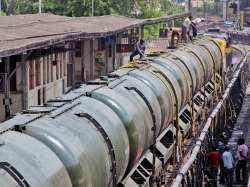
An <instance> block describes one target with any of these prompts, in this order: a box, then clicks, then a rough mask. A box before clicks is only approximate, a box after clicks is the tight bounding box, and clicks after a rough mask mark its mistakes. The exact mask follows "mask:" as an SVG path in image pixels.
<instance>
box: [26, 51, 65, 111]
mask: <svg viewBox="0 0 250 187" xmlns="http://www.w3.org/2000/svg"><path fill="white" fill-rule="evenodd" d="M67 57H68V55H66V53H63V52H61V53H56V54H49V55H46V56H44V57H41V58H39V59H35V60H30V61H28V62H27V63H28V72H27V73H28V77H29V81H28V84H27V85H28V88H29V91H28V107H30V106H34V105H41V104H43V103H45V102H47V101H48V100H51V99H55V98H56V97H58V96H61V95H63V94H64V93H65V92H66V91H67V90H68V89H69V88H68V87H67V64H68V62H69V59H67Z"/></svg>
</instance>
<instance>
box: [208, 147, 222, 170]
mask: <svg viewBox="0 0 250 187" xmlns="http://www.w3.org/2000/svg"><path fill="white" fill-rule="evenodd" d="M207 156H208V161H209V167H210V168H213V169H218V168H219V165H220V152H219V151H211V152H209V153H208V154H207Z"/></svg>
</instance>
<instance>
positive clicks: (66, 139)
mask: <svg viewBox="0 0 250 187" xmlns="http://www.w3.org/2000/svg"><path fill="white" fill-rule="evenodd" d="M80 101H81V103H82V104H79V105H78V106H77V107H75V108H73V109H72V110H70V111H66V112H64V113H63V115H59V116H57V117H55V118H47V117H46V118H42V119H40V120H37V121H36V122H35V123H31V124H30V125H29V126H28V127H27V129H26V131H25V132H26V133H27V134H29V135H31V136H33V137H35V138H37V139H39V140H40V141H42V142H44V144H46V145H47V146H48V147H50V148H51V149H52V150H53V151H54V152H55V153H56V154H57V155H58V157H59V158H60V159H61V160H62V162H63V163H64V165H65V166H66V168H67V170H68V173H69V175H70V178H71V181H72V183H73V185H74V186H79V187H80V186H81V187H82V186H95V187H102V186H110V185H111V184H112V177H113V176H112V172H111V169H112V162H113V161H114V162H116V171H117V173H116V174H117V176H116V177H117V180H121V177H122V176H123V175H124V173H125V170H126V168H127V165H128V161H129V142H128V136H127V133H126V130H125V128H124V126H123V124H122V122H121V120H120V119H119V118H118V116H117V115H116V114H115V113H114V112H113V111H112V110H111V109H110V108H109V107H107V106H106V105H104V104H103V103H101V102H99V101H97V100H95V99H92V98H87V97H82V98H80ZM81 114H82V115H83V116H82V117H81ZM84 114H89V115H90V116H91V119H94V120H96V121H97V122H98V123H99V124H100V125H101V127H102V128H103V129H104V130H105V132H106V133H107V135H108V138H109V139H110V141H111V143H112V146H113V149H114V153H115V160H111V157H110V152H109V148H108V146H107V144H106V143H105V141H104V138H107V137H103V134H101V132H100V131H98V129H97V127H96V126H95V125H94V124H93V122H92V121H91V120H90V119H89V118H85V117H84Z"/></svg>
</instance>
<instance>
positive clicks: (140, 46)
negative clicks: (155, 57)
mask: <svg viewBox="0 0 250 187" xmlns="http://www.w3.org/2000/svg"><path fill="white" fill-rule="evenodd" d="M145 50H146V46H145V41H144V40H143V39H140V41H139V42H137V43H136V45H135V48H134V51H133V53H132V54H131V55H130V62H132V61H133V60H134V57H135V56H137V55H140V58H142V57H143V56H144V53H145Z"/></svg>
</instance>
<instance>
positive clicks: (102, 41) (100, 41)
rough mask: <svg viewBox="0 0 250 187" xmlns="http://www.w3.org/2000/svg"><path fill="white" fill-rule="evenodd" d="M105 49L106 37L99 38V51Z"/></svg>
mask: <svg viewBox="0 0 250 187" xmlns="http://www.w3.org/2000/svg"><path fill="white" fill-rule="evenodd" d="M104 50H105V38H99V39H98V51H104Z"/></svg>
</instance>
